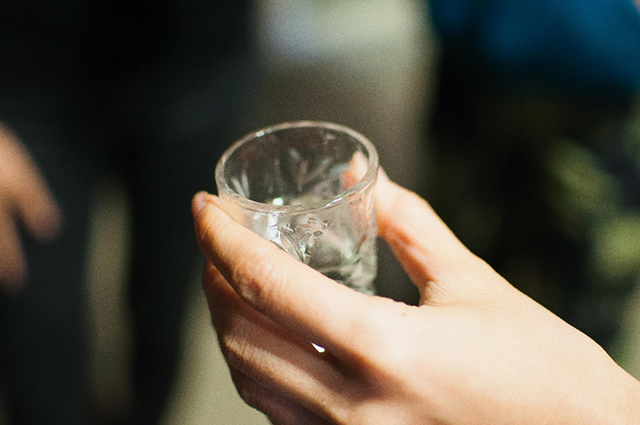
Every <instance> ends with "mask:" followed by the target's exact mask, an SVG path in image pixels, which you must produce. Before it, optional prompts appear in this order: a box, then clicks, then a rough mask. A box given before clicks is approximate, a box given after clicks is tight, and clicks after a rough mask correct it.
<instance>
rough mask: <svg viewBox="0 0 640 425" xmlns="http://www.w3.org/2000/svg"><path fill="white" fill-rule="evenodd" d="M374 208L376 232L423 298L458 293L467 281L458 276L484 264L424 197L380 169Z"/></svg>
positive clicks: (438, 300)
mask: <svg viewBox="0 0 640 425" xmlns="http://www.w3.org/2000/svg"><path fill="white" fill-rule="evenodd" d="M376 209H377V219H378V233H379V235H380V236H381V237H382V238H383V239H385V240H386V241H387V243H388V244H389V246H390V247H391V249H392V250H393V252H394V254H395V255H396V257H397V258H398V260H399V261H400V263H401V264H402V266H403V268H404V269H405V271H406V272H407V274H408V275H409V277H410V278H411V280H412V281H413V283H414V284H415V285H416V286H417V287H418V289H419V290H420V293H421V295H422V296H421V299H422V301H421V302H422V303H429V304H439V303H441V302H444V301H445V300H446V299H449V298H450V295H451V294H452V293H459V292H460V290H461V289H463V288H461V286H462V285H464V282H465V281H467V279H463V278H461V275H462V274H467V275H468V271H469V270H473V269H475V268H476V267H475V265H476V264H479V263H482V262H481V261H479V259H478V258H477V257H476V256H474V255H473V254H472V253H471V252H470V251H469V250H468V249H467V248H466V247H465V246H464V245H463V244H462V242H460V241H459V240H458V238H457V237H456V236H455V235H454V234H453V232H452V231H451V230H450V229H449V228H448V227H447V226H446V224H445V223H444V222H443V221H442V220H441V219H440V217H438V215H437V214H436V213H435V212H434V211H433V209H432V208H431V206H430V205H429V204H428V203H427V202H426V201H425V200H424V199H422V198H421V197H419V196H418V195H417V194H415V193H413V192H411V191H409V190H407V189H405V188H402V187H400V186H399V185H397V184H395V183H393V182H392V181H390V180H389V178H388V177H387V176H386V174H384V172H381V173H380V175H379V176H378V184H377V187H376ZM482 264H484V263H482Z"/></svg>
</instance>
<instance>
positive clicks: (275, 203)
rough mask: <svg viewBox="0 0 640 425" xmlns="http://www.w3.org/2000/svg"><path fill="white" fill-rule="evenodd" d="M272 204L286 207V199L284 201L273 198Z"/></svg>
mask: <svg viewBox="0 0 640 425" xmlns="http://www.w3.org/2000/svg"><path fill="white" fill-rule="evenodd" d="M271 203H272V204H273V205H284V199H282V198H273V201H271Z"/></svg>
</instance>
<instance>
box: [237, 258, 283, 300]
mask: <svg viewBox="0 0 640 425" xmlns="http://www.w3.org/2000/svg"><path fill="white" fill-rule="evenodd" d="M271 253H272V252H271V251H265V250H260V251H256V252H255V253H254V255H253V256H252V257H246V258H243V259H241V260H238V262H237V263H236V267H235V268H234V270H233V275H232V280H233V281H234V282H235V284H236V289H237V292H238V295H240V297H241V298H242V299H243V300H245V301H246V302H247V303H248V304H250V305H252V306H254V307H256V308H258V309H259V310H262V311H264V309H268V308H269V307H270V306H271V305H272V303H273V301H274V300H276V299H278V294H279V293H280V291H282V290H283V289H282V288H283V287H284V286H285V282H286V274H285V270H284V268H282V267H281V266H279V265H278V264H277V263H274V261H273V259H272V257H271V255H270V254H271Z"/></svg>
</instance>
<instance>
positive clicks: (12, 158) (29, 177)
mask: <svg viewBox="0 0 640 425" xmlns="http://www.w3.org/2000/svg"><path fill="white" fill-rule="evenodd" d="M61 217H62V214H61V211H60V208H59V207H58V205H57V203H56V201H55V199H54V197H53V195H52V193H51V191H50V189H49V187H48V186H47V183H46V182H45V180H44V178H43V177H42V175H41V173H40V171H39V169H38V167H37V165H36V164H35V162H34V161H33V159H32V158H31V156H30V155H29V153H28V152H27V150H26V149H25V147H24V146H23V145H22V144H21V143H20V141H19V140H18V138H17V137H16V136H15V135H14V134H13V133H12V132H11V131H10V130H9V129H8V128H7V127H6V126H4V125H2V123H0V290H5V291H8V292H16V291H18V290H19V289H20V288H21V287H22V285H23V284H24V283H25V281H26V279H27V262H26V259H25V256H24V253H23V251H22V245H21V241H20V233H19V229H20V227H21V226H23V227H24V228H25V229H26V231H27V233H28V234H30V236H32V237H34V238H35V239H37V240H41V241H46V240H50V239H52V238H53V237H54V236H55V235H56V234H57V233H58V230H59V228H60V224H61Z"/></svg>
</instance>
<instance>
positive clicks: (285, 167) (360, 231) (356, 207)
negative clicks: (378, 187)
mask: <svg viewBox="0 0 640 425" xmlns="http://www.w3.org/2000/svg"><path fill="white" fill-rule="evenodd" d="M377 172H378V154H377V152H376V150H375V147H374V146H373V144H372V143H371V142H370V141H369V140H367V138H366V137H364V136H363V135H361V134H360V133H358V132H356V131H354V130H352V129H350V128H347V127H344V126H341V125H338V124H333V123H328V122H315V121H298V122H289V123H283V124H278V125H274V126H270V127H267V128H265V129H262V130H260V131H257V132H255V133H251V134H248V135H247V136H245V137H243V138H242V139H240V140H238V141H237V142H236V143H234V144H233V145H232V146H231V147H230V148H229V149H227V151H226V152H225V153H224V154H223V155H222V157H221V158H220V161H219V162H218V164H217V166H216V172H215V177H216V184H217V187H218V194H219V196H220V198H221V199H222V201H223V202H224V203H225V205H226V206H228V207H229V208H230V211H231V212H232V214H233V215H234V218H236V219H237V220H239V221H241V222H242V224H243V225H244V226H246V227H247V228H249V229H251V230H252V231H254V232H255V233H257V234H259V235H260V236H262V237H263V238H265V239H267V240H269V241H271V242H273V243H275V244H276V245H277V246H278V247H280V248H281V249H282V250H284V251H286V252H287V253H289V254H290V255H292V256H293V257H295V258H297V259H298V260H300V261H302V262H303V263H305V264H307V265H309V266H310V267H312V268H314V269H316V270H318V271H319V272H321V273H323V274H324V275H326V276H328V277H330V278H332V279H334V280H336V281H338V282H341V283H343V284H345V285H347V286H349V287H351V288H354V289H356V290H358V291H361V292H363V293H366V294H373V293H374V288H373V280H374V278H375V275H376V269H377V252H376V236H377V228H376V217H375V203H374V196H375V194H374V186H375V183H376V178H377Z"/></svg>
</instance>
